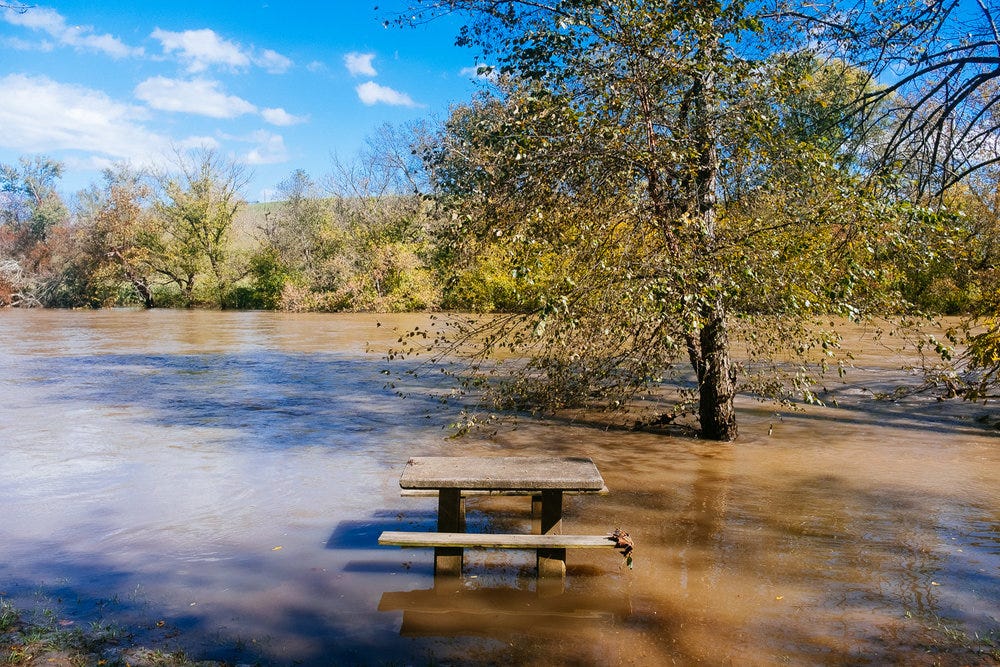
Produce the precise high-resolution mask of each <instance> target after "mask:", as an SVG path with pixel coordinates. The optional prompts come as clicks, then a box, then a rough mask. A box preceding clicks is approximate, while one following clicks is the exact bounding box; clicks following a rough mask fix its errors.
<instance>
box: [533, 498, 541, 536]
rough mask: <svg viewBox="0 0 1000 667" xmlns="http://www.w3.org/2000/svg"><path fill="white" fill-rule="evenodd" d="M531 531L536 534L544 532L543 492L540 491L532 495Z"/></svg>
mask: <svg viewBox="0 0 1000 667" xmlns="http://www.w3.org/2000/svg"><path fill="white" fill-rule="evenodd" d="M531 532H532V533H533V534H535V535H541V534H542V494H540V493H536V494H534V495H533V496H531Z"/></svg>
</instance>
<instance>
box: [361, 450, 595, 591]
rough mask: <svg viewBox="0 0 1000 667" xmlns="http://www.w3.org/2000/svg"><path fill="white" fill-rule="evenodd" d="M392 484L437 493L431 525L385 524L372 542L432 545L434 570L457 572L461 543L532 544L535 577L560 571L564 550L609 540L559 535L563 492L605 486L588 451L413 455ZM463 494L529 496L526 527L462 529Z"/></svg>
mask: <svg viewBox="0 0 1000 667" xmlns="http://www.w3.org/2000/svg"><path fill="white" fill-rule="evenodd" d="M399 486H400V488H401V489H402V492H403V493H404V494H408V493H425V492H433V493H436V494H437V497H438V515H437V532H434V533H429V532H410V531H385V532H383V533H382V535H381V536H379V540H378V541H379V544H383V545H393V546H400V547H434V573H435V575H440V574H446V575H459V574H461V572H462V562H463V558H464V549H466V548H482V549H534V550H535V553H536V563H537V567H538V574H539V576H543V577H548V576H559V577H562V576H565V574H566V550H567V549H579V548H613V547H615V542H614V541H613V540H609V539H608V537H607V536H606V535H563V534H562V507H563V495H564V494H566V493H574V494H577V493H593V494H600V493H607V488H606V487H605V486H604V479H603V478H602V477H601V473H600V472H599V471H598V469H597V466H596V465H594V462H593V460H591V459H590V458H589V457H524V456H516V457H510V456H508V457H482V456H477V457H468V456H459V457H454V456H424V457H414V458H411V459H410V460H409V461H408V462H407V464H406V467H405V468H404V470H403V473H402V475H401V476H400V478H399ZM470 494H474V495H479V494H497V495H530V496H532V519H533V520H532V533H531V534H483V533H466V532H465V512H464V504H463V495H470Z"/></svg>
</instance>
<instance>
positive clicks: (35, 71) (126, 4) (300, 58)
mask: <svg viewBox="0 0 1000 667" xmlns="http://www.w3.org/2000/svg"><path fill="white" fill-rule="evenodd" d="M376 3H377V4H378V5H379V7H378V8H376V7H375V5H376ZM11 4H16V3H12V2H11V0H0V7H3V6H5V5H6V6H9V5H11ZM404 8H405V2H404V0H398V1H397V0H389V1H387V2H379V1H378V0H329V1H326V2H323V1H320V0H314V1H308V0H202V1H201V2H189V1H185V0H180V1H179V0H96V1H95V0H66V1H54V2H49V3H45V2H39V3H38V4H34V5H32V6H31V8H29V9H28V10H27V11H25V12H23V13H19V12H16V11H13V10H11V9H2V8H0V163H6V164H13V163H16V162H17V160H18V159H19V158H20V157H21V156H33V155H44V156H48V157H51V158H54V159H57V160H59V161H61V162H62V163H63V164H64V166H65V175H64V177H63V180H62V184H61V189H62V190H63V191H64V192H66V193H72V192H75V191H77V190H80V189H82V188H84V187H86V186H87V185H89V184H91V183H97V182H99V181H100V174H101V170H102V169H104V168H106V167H109V166H112V165H114V164H115V163H119V162H128V163H130V164H132V165H134V166H155V167H163V166H167V165H169V164H170V159H171V156H172V155H174V154H175V153H176V151H178V150H181V151H183V150H186V149H198V148H209V149H213V150H215V151H216V152H217V153H219V154H220V155H222V156H225V157H227V158H232V159H235V160H238V161H240V162H243V163H245V164H246V165H248V167H249V168H250V170H251V173H252V174H253V176H252V178H251V180H250V182H249V184H248V186H247V188H246V192H245V193H244V194H245V196H246V197H247V199H248V200H250V201H269V200H272V199H273V198H274V197H275V187H276V186H277V184H279V183H280V182H281V181H283V180H284V179H286V178H287V177H288V176H289V175H290V174H291V173H292V172H293V171H294V170H296V169H304V170H305V171H306V172H308V173H309V175H310V176H312V177H313V179H314V180H319V179H321V178H322V177H323V176H324V175H325V174H327V173H329V172H330V171H331V164H332V161H331V156H333V155H336V156H337V157H338V158H339V159H342V160H350V159H352V158H353V157H354V156H356V155H357V153H358V151H359V150H361V148H362V146H363V145H364V141H365V139H366V137H369V136H371V135H372V133H373V131H374V130H375V129H376V128H377V127H378V126H380V125H383V124H385V123H390V124H393V125H400V124H403V123H406V122H408V121H412V120H416V119H422V118H431V119H443V118H444V117H445V116H446V115H447V112H448V109H449V107H450V106H451V105H453V104H457V103H461V102H463V101H466V100H468V99H470V98H471V96H472V95H473V94H474V92H475V90H476V88H477V87H478V85H479V83H478V82H477V80H476V74H475V70H476V61H475V53H474V52H473V51H470V50H467V49H460V48H458V47H456V46H454V38H455V35H456V34H457V31H458V27H459V25H460V24H459V23H457V21H456V20H453V19H442V20H438V21H434V22H432V23H430V24H428V25H423V26H418V27H416V28H400V27H395V26H390V27H388V28H387V27H385V26H384V25H383V22H384V21H385V20H386V19H389V18H392V17H393V16H394V15H395V14H396V13H398V11H399V10H402V9H404Z"/></svg>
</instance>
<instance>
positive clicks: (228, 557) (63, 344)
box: [0, 311, 1000, 665]
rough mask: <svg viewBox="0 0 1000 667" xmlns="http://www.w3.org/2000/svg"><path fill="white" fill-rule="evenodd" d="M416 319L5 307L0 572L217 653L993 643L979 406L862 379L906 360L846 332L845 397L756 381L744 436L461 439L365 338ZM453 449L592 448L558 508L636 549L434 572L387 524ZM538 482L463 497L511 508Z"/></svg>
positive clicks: (276, 656) (734, 656)
mask: <svg viewBox="0 0 1000 667" xmlns="http://www.w3.org/2000/svg"><path fill="white" fill-rule="evenodd" d="M420 321H421V318H420V317H416V316H406V317H396V316H375V315H364V316H359V315H286V314H271V313H216V312H177V311H153V312H136V311H101V312H57V311H18V312H3V313H0V341H2V343H0V345H2V353H3V354H2V357H0V473H2V474H0V504H2V507H3V511H2V515H0V595H2V596H3V597H4V598H5V599H7V600H11V601H13V602H15V603H16V604H18V605H20V606H25V607H35V608H40V609H51V610H54V613H57V614H58V615H59V616H60V617H61V618H65V619H67V621H73V622H74V623H76V624H80V625H85V624H86V623H87V622H89V621H91V620H94V619H101V620H103V621H110V622H115V623H120V624H123V625H124V626H126V627H128V628H129V629H130V631H131V632H132V633H133V635H134V637H135V639H136V640H137V641H140V642H144V643H146V644H147V645H151V646H155V647H158V648H163V649H165V650H176V649H182V650H184V651H185V652H186V653H187V654H188V655H189V656H191V657H194V658H204V659H219V660H227V661H232V662H247V663H252V662H255V661H261V662H264V663H268V664H305V665H326V664H418V665H419V664H449V663H452V664H455V663H478V664H481V663H486V664H535V665H553V664H580V665H591V664H595V665H596V664H602V665H604V664H612V665H615V664H637V665H638V664H641V665H667V664H705V665H730V664H733V665H768V664H775V663H779V664H780V663H790V664H845V663H847V664H884V663H887V662H895V663H904V664H995V658H994V657H991V656H990V654H989V651H990V641H993V642H995V643H996V644H1000V437H998V435H1000V431H997V430H996V429H994V428H990V427H988V426H985V425H984V424H983V423H982V422H983V421H989V420H990V419H993V418H994V417H996V416H997V412H996V408H995V407H993V406H986V407H984V406H968V405H961V404H958V403H955V402H952V401H944V402H934V401H933V400H927V399H921V400H918V401H909V402H903V403H886V402H875V401H872V400H871V399H870V398H869V395H868V394H867V393H866V392H864V391H861V387H862V385H864V383H865V381H866V379H870V378H872V377H875V375H876V373H878V374H881V376H883V377H884V375H885V373H892V374H895V375H899V376H900V377H902V376H904V375H905V373H903V372H901V371H899V366H900V364H901V363H902V362H901V358H899V357H894V356H891V355H890V356H887V355H885V354H883V353H882V352H878V351H875V350H874V349H873V348H870V347H869V345H870V341H868V340H866V339H859V340H858V341H855V343H853V344H854V345H856V346H857V348H858V352H859V354H858V358H859V359H860V361H859V364H861V365H862V366H863V368H859V369H858V370H857V371H855V372H853V373H852V374H850V375H849V376H848V378H847V382H848V383H850V384H847V385H836V386H830V389H831V390H833V391H834V392H835V393H836V394H837V395H838V407H836V408H834V407H827V408H819V407H809V408H808V409H806V410H805V411H802V412H787V411H783V412H780V413H779V412H777V411H776V409H775V408H774V407H773V406H767V405H762V404H759V403H756V402H753V401H750V400H746V401H742V402H741V403H740V405H739V407H740V413H739V417H740V419H741V434H742V435H741V439H740V440H739V442H737V443H735V444H729V445H718V444H709V443H704V442H699V441H697V440H693V439H688V438H680V437H677V438H675V437H668V436H662V435H651V434H644V433H632V432H620V431H608V430H603V429H600V428H594V427H591V426H588V425H586V424H583V423H572V422H555V421H552V422H541V421H522V422H521V423H520V424H519V426H518V428H516V429H514V430H506V431H502V432H501V433H499V434H497V435H496V436H494V437H487V436H486V435H485V434H483V435H478V436H477V435H473V436H471V437H468V438H465V439H459V440H449V439H447V436H448V435H449V433H450V432H449V431H448V430H447V428H446V427H447V424H448V422H449V420H450V419H452V418H453V417H454V415H452V414H447V413H442V412H439V411H438V410H437V409H436V404H435V402H434V400H433V398H432V397H431V396H430V395H428V394H427V393H426V392H424V391H423V388H421V387H420V386H414V387H412V389H413V391H411V392H409V395H408V397H407V398H406V399H401V398H399V397H397V396H395V395H394V393H393V392H392V391H391V390H390V389H386V388H385V387H384V382H385V376H383V375H381V373H380V371H381V370H382V369H383V363H382V361H381V359H380V358H379V355H378V354H367V353H366V349H367V347H368V346H369V344H371V346H373V347H374V348H380V347H382V346H384V345H385V343H386V342H387V341H389V340H391V339H392V338H393V337H394V334H393V329H394V328H396V327H401V328H405V327H407V326H410V325H412V324H414V323H419V322H420ZM377 325H380V326H377ZM880 367H881V368H880ZM984 416H987V417H988V418H987V419H986V420H983V419H982V417H984ZM977 418H979V420H978V421H977ZM448 454H485V455H490V454H496V455H501V454H503V455H519V454H550V455H586V456H591V457H593V459H594V460H595V462H596V463H597V465H598V467H599V468H600V469H601V471H602V473H603V474H604V478H605V480H606V482H607V485H608V487H609V488H610V494H608V495H607V496H603V497H587V498H584V497H573V498H569V499H568V500H567V506H566V510H565V519H564V524H565V530H566V532H574V533H576V532H579V533H591V532H596V533H604V532H610V530H611V529H613V528H615V527H618V526H621V527H622V528H624V529H625V530H628V531H629V532H630V533H631V534H632V536H633V537H634V538H635V541H636V545H637V547H636V552H635V558H634V568H633V569H631V570H630V569H628V568H626V567H623V563H622V562H621V560H622V559H621V557H620V556H618V555H617V554H616V553H615V552H613V551H610V550H607V551H605V550H601V551H599V552H598V551H593V550H589V551H588V550H581V551H573V552H570V554H569V574H568V577H567V579H566V584H565V590H564V591H563V592H562V593H561V594H559V593H552V592H548V591H538V590H536V586H535V581H534V578H533V577H532V565H533V561H532V558H531V556H530V555H528V554H524V553H520V552H513V553H512V552H480V553H473V554H471V555H470V557H469V559H468V561H469V562H468V566H467V572H466V575H465V578H464V580H463V582H462V585H461V587H460V589H459V590H435V589H434V582H433V577H432V572H431V561H432V555H431V552H430V550H400V549H397V548H380V547H379V546H378V545H377V544H376V539H377V537H378V534H379V533H380V532H381V531H382V530H385V529H428V530H430V529H432V526H433V520H434V509H435V505H434V502H433V501H431V500H429V499H426V498H401V497H400V495H399V488H398V478H399V474H400V472H401V470H402V467H403V464H404V463H405V462H406V460H407V458H408V457H410V456H414V455H448ZM526 504H527V501H526V500H524V499H516V498H513V499H505V500H502V501H498V500H494V501H489V502H487V501H480V502H478V503H477V502H473V501H470V505H469V521H470V523H472V524H475V525H476V526H477V527H478V528H480V529H489V530H494V529H503V530H508V529H510V530H527V524H528V520H527V515H526V512H527V506H526ZM991 633H993V634H992V635H991ZM991 637H992V639H990V638H991Z"/></svg>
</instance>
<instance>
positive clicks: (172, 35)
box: [150, 28, 292, 74]
mask: <svg viewBox="0 0 1000 667" xmlns="http://www.w3.org/2000/svg"><path fill="white" fill-rule="evenodd" d="M150 36H151V37H152V38H153V39H155V40H157V41H159V42H160V44H162V45H163V52H164V53H168V54H174V53H176V54H177V57H178V58H179V59H180V60H181V62H184V63H186V64H187V69H188V71H189V72H191V73H192V74H196V73H199V72H204V71H205V70H207V69H208V68H209V67H214V66H218V67H227V68H229V69H233V70H238V69H245V68H247V67H249V66H250V65H257V66H258V67H262V68H263V69H265V70H267V71H268V72H271V73H272V74H281V73H282V72H286V71H288V69H289V68H290V67H291V66H292V61H291V59H289V58H287V57H285V56H283V55H281V54H280V53H278V52H277V51H272V50H271V49H263V50H261V51H256V50H254V49H245V48H243V47H242V46H240V45H239V44H237V43H236V42H232V41H230V40H228V39H223V38H222V37H220V36H219V34H218V33H217V32H215V31H214V30H211V29H209V28H203V29H201V30H185V31H184V32H173V31H170V30H162V29H160V28H157V29H156V30H154V31H153V32H152V34H151V35H150Z"/></svg>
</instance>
